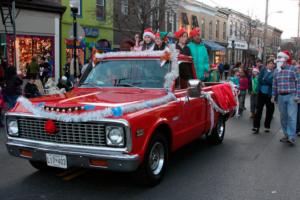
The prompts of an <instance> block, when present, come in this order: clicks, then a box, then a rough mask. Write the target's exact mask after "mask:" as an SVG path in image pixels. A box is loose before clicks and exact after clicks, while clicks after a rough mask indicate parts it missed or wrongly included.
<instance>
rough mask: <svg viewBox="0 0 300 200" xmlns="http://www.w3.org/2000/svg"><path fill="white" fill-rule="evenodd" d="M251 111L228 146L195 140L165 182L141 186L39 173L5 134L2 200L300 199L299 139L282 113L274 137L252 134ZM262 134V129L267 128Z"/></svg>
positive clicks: (236, 122)
mask: <svg viewBox="0 0 300 200" xmlns="http://www.w3.org/2000/svg"><path fill="white" fill-rule="evenodd" d="M251 128H252V123H251V120H250V119H249V113H248V112H247V111H246V112H245V113H244V116H242V117H241V118H239V119H231V120H230V121H229V122H228V123H227V128H226V136H225V140H224V143H223V144H221V145H218V146H210V145H208V144H206V143H205V141H203V140H200V141H196V142H194V143H192V144H190V145H188V146H186V147H184V148H182V149H181V150H179V151H177V152H175V153H174V154H172V158H171V162H170V166H169V169H168V172H167V174H166V176H165V179H164V181H163V182H162V183H161V184H160V185H158V186H156V187H154V188H150V189H149V188H144V187H141V186H139V185H137V184H136V183H135V182H134V181H132V178H131V176H130V175H128V174H124V173H111V172H103V171H95V170H82V169H74V170H73V169H72V170H67V171H56V170H55V171H51V172H46V173H45V172H39V171H36V170H35V169H34V168H32V167H31V166H30V164H29V163H28V162H27V161H26V160H23V159H19V158H15V157H11V156H9V155H8V153H7V152H6V148H5V145H4V135H3V134H4V133H3V130H2V131H1V136H0V142H1V146H0V200H27V199H28V200H39V199H41V200H46V199H47V200H56V199H58V200H59V199H63V200H68V199H70V200H75V199H86V200H92V199H101V200H102V199H131V200H135V199H139V200H140V199H164V200H165V199H178V200H192V199H197V200H202V199H205V200H208V199H212V200H225V199H228V200H235V199H236V200H243V199H245V200H248V199H253V200H254V199H255V200H260V199H262V200H264V199H272V200H273V199H282V200H288V199H293V200H294V199H295V200H297V199H300V156H299V155H300V138H299V139H298V144H296V146H294V147H290V146H288V145H286V144H282V143H280V142H279V139H280V137H281V136H282V135H281V134H282V133H281V132H280V124H279V117H278V113H276V115H275V117H274V121H273V124H272V128H271V133H261V134H259V135H253V134H251ZM262 132H263V130H262Z"/></svg>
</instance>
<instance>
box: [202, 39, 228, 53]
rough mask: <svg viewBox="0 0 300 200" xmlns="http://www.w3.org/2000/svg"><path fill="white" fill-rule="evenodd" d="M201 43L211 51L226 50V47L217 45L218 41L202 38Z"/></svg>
mask: <svg viewBox="0 0 300 200" xmlns="http://www.w3.org/2000/svg"><path fill="white" fill-rule="evenodd" d="M203 43H204V44H205V46H206V47H207V48H209V49H210V50H212V51H226V48H225V47H223V46H221V45H219V44H218V43H215V42H213V41H208V40H203Z"/></svg>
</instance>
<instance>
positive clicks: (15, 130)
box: [7, 119, 19, 136]
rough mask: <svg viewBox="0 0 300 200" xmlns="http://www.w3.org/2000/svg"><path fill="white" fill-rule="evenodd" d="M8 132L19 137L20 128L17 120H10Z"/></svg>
mask: <svg viewBox="0 0 300 200" xmlns="http://www.w3.org/2000/svg"><path fill="white" fill-rule="evenodd" d="M7 131H8V134H9V135H11V136H19V126H18V121H17V120H16V119H13V120H9V121H8V122H7Z"/></svg>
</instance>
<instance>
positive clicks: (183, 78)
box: [175, 62, 194, 89]
mask: <svg viewBox="0 0 300 200" xmlns="http://www.w3.org/2000/svg"><path fill="white" fill-rule="evenodd" d="M190 79H194V75H193V68H192V63H186V62H185V63H180V64H179V77H178V78H177V79H176V82H175V88H176V89H186V88H187V86H188V81H189V80H190Z"/></svg>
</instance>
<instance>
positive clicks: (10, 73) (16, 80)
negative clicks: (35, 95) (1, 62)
mask: <svg viewBox="0 0 300 200" xmlns="http://www.w3.org/2000/svg"><path fill="white" fill-rule="evenodd" d="M22 84H23V80H22V79H21V78H20V77H19V76H18V75H17V73H16V68H15V67H8V68H7V73H6V76H5V86H4V91H3V92H4V100H5V102H6V104H7V107H8V108H9V109H10V108H13V107H14V106H15V104H16V101H17V99H18V97H19V96H20V95H21V94H22V90H21V85H22Z"/></svg>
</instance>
